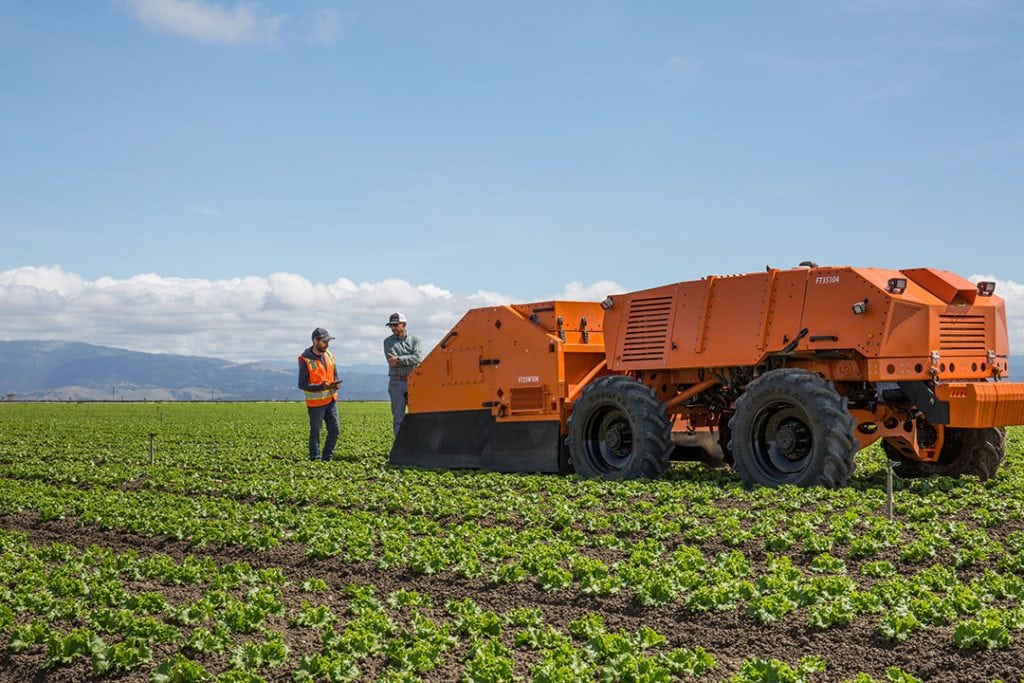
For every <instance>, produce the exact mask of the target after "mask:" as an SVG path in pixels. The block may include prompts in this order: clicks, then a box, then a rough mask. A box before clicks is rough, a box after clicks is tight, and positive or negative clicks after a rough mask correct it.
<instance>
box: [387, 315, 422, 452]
mask: <svg viewBox="0 0 1024 683" xmlns="http://www.w3.org/2000/svg"><path fill="white" fill-rule="evenodd" d="M387 326H388V327H390V328H391V336H390V337H388V338H387V339H385V340H384V357H385V358H387V359H388V396H390V397H391V422H392V427H393V429H394V432H395V436H398V430H399V428H400V427H401V426H402V419H403V418H404V417H405V408H406V406H407V405H408V404H409V373H411V372H412V371H413V370H414V369H415V368H416V366H417V365H419V363H420V361H421V360H423V357H422V351H421V349H422V345H421V343H420V338H419V337H417V336H416V335H414V334H409V333H408V331H407V330H406V329H405V326H406V320H405V316H404V315H402V314H401V313H392V314H391V317H390V318H388V322H387Z"/></svg>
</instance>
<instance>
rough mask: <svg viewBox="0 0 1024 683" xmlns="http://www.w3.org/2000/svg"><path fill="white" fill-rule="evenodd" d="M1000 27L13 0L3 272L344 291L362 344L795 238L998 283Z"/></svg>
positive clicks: (769, 253) (772, 247)
mask: <svg viewBox="0 0 1024 683" xmlns="http://www.w3.org/2000/svg"><path fill="white" fill-rule="evenodd" d="M1022 35H1024V4H1022V3H1018V2H1010V1H1005V2H1001V1H999V0H817V1H813V2H812V1H806V2H801V1H792V2H730V3H725V2H719V1H714V0H707V1H695V2H686V1H678V2H653V1H652V2H642V3H627V2H607V1H601V0H587V1H580V2H550V1H549V2H446V1H443V0H440V1H438V2H431V3H422V2H420V3H413V2H408V3H399V2H329V1H327V0H293V1H292V2H271V1H269V0H265V1H264V2H250V3H237V2H235V1H234V0H224V1H222V2H212V1H207V0H112V1H110V2H104V1H102V0H97V1H94V2H67V1H65V2H31V1H28V0H24V1H20V2H18V1H15V2H7V3H3V4H2V5H0V92H3V106H2V107H0V236H2V244H3V248H2V250H0V274H6V280H4V282H7V283H10V282H15V281H17V282H18V283H20V286H22V287H27V286H36V287H37V288H38V289H39V290H40V291H42V292H55V291H56V292H64V294H62V296H65V298H66V292H67V291H69V290H68V287H70V288H71V289H72V290H73V289H74V288H75V287H77V286H79V285H81V286H82V287H85V288H89V287H95V286H97V283H100V284H102V283H107V284H109V283H111V282H113V283H114V285H111V287H108V288H107V289H112V290H115V291H132V292H135V294H134V296H136V297H138V296H140V295H139V294H138V292H137V291H135V290H133V289H132V288H133V287H137V286H139V282H148V283H150V285H152V283H153V282H156V281H159V282H161V283H163V284H161V285H160V287H164V288H165V289H167V288H168V287H169V288H170V289H168V291H171V290H173V289H174V287H177V288H178V289H177V290H174V291H179V292H185V294H182V296H185V297H186V299H183V300H181V301H191V302H193V303H194V302H195V298H194V297H195V296H196V294H195V289H196V288H197V287H198V288H201V287H208V286H213V287H214V288H215V289H216V285H217V283H222V284H221V286H222V287H226V286H227V285H223V283H229V284H230V283H231V282H236V281H243V282H249V283H250V284H252V283H253V282H260V283H262V284H261V285H259V287H263V288H264V289H266V288H268V287H269V288H271V289H272V287H271V285H269V284H268V283H270V282H271V279H272V276H274V275H275V274H279V275H280V274H284V275H287V276H289V277H291V276H295V277H296V278H298V280H300V281H302V282H304V283H305V284H304V285H303V286H306V285H308V286H310V287H313V288H314V289H315V288H317V287H320V288H326V289H328V290H329V289H330V288H331V287H332V286H333V287H335V288H336V289H337V287H338V286H339V285H338V283H339V282H340V283H341V285H340V287H341V289H343V290H346V291H348V290H347V289H346V288H347V287H348V285H349V284H351V285H353V286H354V287H355V290H353V291H355V292H356V294H353V295H352V296H357V297H359V298H360V299H359V300H360V305H361V306H364V307H365V310H366V312H367V316H368V317H367V318H366V319H365V320H363V319H361V318H360V319H358V320H356V319H354V318H349V317H346V315H347V314H346V313H345V312H344V311H323V317H325V318H327V320H325V321H324V322H331V321H333V320H337V322H336V323H335V325H336V326H337V327H339V329H340V328H342V327H346V326H350V327H357V326H360V325H362V326H365V327H366V333H365V334H366V335H370V334H371V320H375V319H373V318H372V313H371V312H372V311H374V310H376V309H375V307H380V308H382V309H387V308H392V307H400V306H402V307H415V306H419V305H420V304H422V308H421V309H412V310H416V311H417V313H418V314H420V315H421V316H423V317H426V316H431V315H433V316H436V318H437V321H436V327H437V329H439V330H440V329H441V327H442V326H443V325H446V324H448V322H447V321H449V320H450V318H451V315H453V314H454V313H453V312H454V311H456V310H457V308H458V307H459V306H464V305H465V304H467V303H471V302H472V301H474V299H473V298H472V297H474V296H476V297H478V299H477V300H489V299H488V297H492V296H494V297H498V298H500V297H506V298H512V299H518V300H531V299H542V298H547V297H550V296H554V295H561V294H567V293H568V294H571V293H574V292H576V293H580V292H582V293H585V294H588V295H595V296H596V295H597V293H598V291H599V290H601V288H602V287H604V288H606V289H608V288H615V287H618V288H624V289H640V288H644V287H649V286H654V285H658V284H664V283H667V282H673V281H678V280H685V279H693V278H697V277H700V276H703V275H706V274H709V273H732V272H747V271H752V270H761V269H763V268H764V267H765V265H767V264H770V265H773V266H778V267H788V266H792V265H795V264H796V263H798V262H799V261H802V260H807V259H810V260H815V261H817V262H819V263H823V264H825V263H832V264H840V265H846V264H848V265H863V266H881V267H916V266H933V267H938V268H945V269H949V270H954V271H956V272H959V273H960V274H962V275H964V276H971V275H991V276H994V277H995V278H997V279H998V280H999V281H1000V282H1001V283H1003V282H1006V283H1008V286H1009V287H1010V288H1011V289H1012V287H1013V286H1014V285H1015V283H1022V282H1024V267H1022V265H1021V255H1022V254H1024V211H1022V208H1024V192H1022V187H1024V162H1022V158H1024V41H1022V40H1021V36H1022ZM140 276H145V277H143V278H142V279H141V280H140ZM154 277H155V278H156V279H155V280H154ZM33 278H35V279H33ZM62 278H63V279H62ZM0 280H3V277H2V275H0ZM56 280H59V281H60V282H63V284H53V283H54V282H55V281H56ZM66 280H69V281H70V282H71V284H70V285H68V284H67V282H65V281H66ZM278 281H281V278H280V277H279V278H278ZM396 281H397V284H396ZM168 282H170V283H171V284H170V285H168V284H167V283H168ZM289 282H291V280H289ZM46 283H50V284H46ZM75 283H78V284H75ZM133 283H134V284H133ZM197 283H198V284H197ZM211 283H212V285H211ZM115 285H116V286H115ZM147 286H149V285H147ZM259 287H257V289H259ZM403 287H404V289H403ZM62 288H63V289H62ZM396 288H397V289H396ZM143 289H145V288H143ZM398 290H401V291H403V292H406V295H408V296H406V295H395V296H394V297H392V298H390V299H389V298H388V296H387V293H388V292H392V291H398ZM436 290H440V291H442V292H443V293H445V295H436ZM1006 291H1007V290H1005V289H1004V290H1002V291H1001V292H1000V293H1003V294H1006ZM417 292H418V293H419V294H416V293H417ZM423 292H428V294H423ZM431 292H432V293H433V294H430V293H431ZM410 293H411V294H410ZM22 294H24V292H22ZM108 294H109V292H108ZM111 296H113V295H111ZM168 296H171V295H168ZM417 296H420V297H421V298H423V297H425V298H423V301H420V300H419V299H416V297H417ZM40 297H41V298H40ZM189 297H191V298H189ZM403 297H404V298H403ZM410 297H411V298H410ZM480 297H482V298H480ZM143 298H144V296H143ZM284 298H287V297H284ZM414 299H416V301H414ZM1021 299H1022V300H1024V294H1022V295H1021ZM44 300H48V299H46V297H45V296H42V295H40V296H37V297H36V298H34V299H32V301H33V302H34V305H40V302H43V301H44ZM1008 300H1009V297H1008ZM176 301H178V300H176ZM327 301H328V305H334V304H338V305H340V304H339V300H338V299H330V300H327ZM430 301H434V302H435V304H437V302H438V301H443V302H447V303H445V306H443V307H442V306H440V305H439V304H438V305H434V306H433V307H432V305H431V304H430V303H429V302H430ZM345 302H346V303H348V304H351V303H352V301H350V300H348V299H346V300H345ZM424 302H427V303H424ZM65 303H66V302H65ZM42 305H43V306H44V310H45V304H42ZM182 305H184V304H182ZM261 305H263V306H265V305H266V301H265V300H264V301H263V304H261ZM442 308H443V309H444V310H442ZM449 309H450V310H449ZM183 310H184V309H183ZM293 310H294V311H295V313H296V318H301V320H299V319H296V320H295V322H294V326H295V329H296V330H297V329H299V328H301V329H303V330H304V329H305V328H306V327H310V328H312V327H313V326H314V325H313V321H310V320H309V319H308V314H311V313H313V311H308V310H306V309H293ZM58 313H60V314H61V315H68V308H63V309H61V311H57V312H54V316H57V315H58ZM3 315H4V313H3V311H0V316H3ZM7 315H13V314H12V313H10V312H8V314H7ZM180 315H181V317H180V318H179V322H180V323H181V325H182V329H183V330H185V331H186V332H188V331H192V332H196V333H199V332H202V333H215V332H216V330H215V329H210V328H209V327H202V325H201V324H200V323H196V325H199V326H198V327H189V326H188V325H186V318H187V317H188V316H186V315H185V313H184V312H183V313H181V314H180ZM1022 315H1024V312H1022ZM40 320H42V321H44V322H45V320H46V318H45V316H44V317H43V318H41V319H40ZM307 323H309V324H307ZM189 324H191V323H189ZM30 325H31V324H30V323H25V326H23V327H21V328H18V330H17V331H16V332H8V334H9V335H15V334H18V335H26V334H28V335H31V334H32V333H33V332H34V330H33V329H31V326H30ZM100 327H103V326H102V325H100ZM373 327H379V326H378V325H376V323H375V322H374V323H373ZM289 329H290V328H289ZM433 329H434V328H431V330H433ZM1020 329H1021V330H1022V332H1021V334H1022V335H1024V325H1022V326H1020ZM45 332H46V329H45V325H44V324H42V323H41V324H40V329H39V330H38V333H37V334H38V335H43V334H44V333H45ZM432 333H433V332H432ZM440 333H441V332H437V333H436V334H440ZM183 334H184V333H183ZM372 334H376V331H373V332H372ZM186 338H187V334H186V335H185V336H183V339H186ZM89 339H97V340H98V339H99V338H98V337H95V338H88V339H86V340H89ZM370 339H371V337H370V336H367V337H366V339H365V340H364V341H362V342H360V343H362V344H363V345H364V346H365V345H366V344H369V341H368V340H370ZM1022 340H1024V336H1022ZM376 343H377V342H374V346H373V349H372V350H370V347H369V346H365V349H364V350H362V351H359V350H358V349H357V350H354V351H353V354H354V356H357V357H358V358H355V357H354V358H353V360H356V359H366V358H369V356H370V355H371V354H375V353H376ZM180 346H181V347H182V348H184V350H186V351H187V350H188V348H189V342H188V341H187V340H186V341H182V343H181V345H180ZM1018 346H1019V345H1018ZM182 348H178V347H175V349H173V350H182ZM196 348H199V347H196ZM359 348H363V347H359ZM203 349H204V350H205V347H203ZM168 350H172V349H168ZM268 353H270V354H271V355H273V354H274V353H276V351H273V350H268Z"/></svg>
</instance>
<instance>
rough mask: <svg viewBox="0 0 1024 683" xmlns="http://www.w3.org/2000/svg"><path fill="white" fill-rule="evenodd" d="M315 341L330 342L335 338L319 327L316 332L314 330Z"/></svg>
mask: <svg viewBox="0 0 1024 683" xmlns="http://www.w3.org/2000/svg"><path fill="white" fill-rule="evenodd" d="M313 339H325V340H327V341H330V340H332V339H334V337H332V336H331V333H330V332H328V331H327V330H325V329H324V328H322V327H318V328H316V329H315V330H313Z"/></svg>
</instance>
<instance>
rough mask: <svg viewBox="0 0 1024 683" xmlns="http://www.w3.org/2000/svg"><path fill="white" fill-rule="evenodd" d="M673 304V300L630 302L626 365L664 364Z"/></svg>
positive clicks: (669, 298)
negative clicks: (643, 362) (633, 362)
mask: <svg viewBox="0 0 1024 683" xmlns="http://www.w3.org/2000/svg"><path fill="white" fill-rule="evenodd" d="M672 301H673V297H672V296H657V297H649V298H644V299H631V300H630V302H629V312H628V313H627V315H626V336H625V339H624V340H623V344H622V360H623V362H630V361H660V360H664V358H665V347H666V346H667V341H668V334H669V323H670V320H671V317H672Z"/></svg>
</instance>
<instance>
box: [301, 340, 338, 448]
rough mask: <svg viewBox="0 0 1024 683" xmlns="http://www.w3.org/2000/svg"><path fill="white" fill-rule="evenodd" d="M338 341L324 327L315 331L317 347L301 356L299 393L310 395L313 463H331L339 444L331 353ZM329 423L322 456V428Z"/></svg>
mask: <svg viewBox="0 0 1024 683" xmlns="http://www.w3.org/2000/svg"><path fill="white" fill-rule="evenodd" d="M332 339H334V337H332V336H331V334H330V332H328V331H327V330H325V329H324V328H322V327H318V328H316V329H315V330H313V345H312V346H310V347H309V348H308V349H306V350H305V351H303V352H302V355H301V356H299V389H302V391H304V392H305V394H306V411H307V412H308V413H309V459H310V460H313V461H316V460H323V461H325V462H329V461H330V460H331V458H332V457H333V456H334V445H335V444H336V443H337V442H338V433H339V432H340V431H341V430H340V428H339V425H338V400H337V399H338V385H340V384H341V380H340V379H338V368H337V366H336V365H335V363H334V354H332V353H331V352H330V351H328V350H327V347H328V345H329V344H330V343H331V340H332ZM325 422H326V423H327V440H326V441H325V442H324V450H323V454H322V455H321V453H320V426H321V425H322V424H323V423H325Z"/></svg>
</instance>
